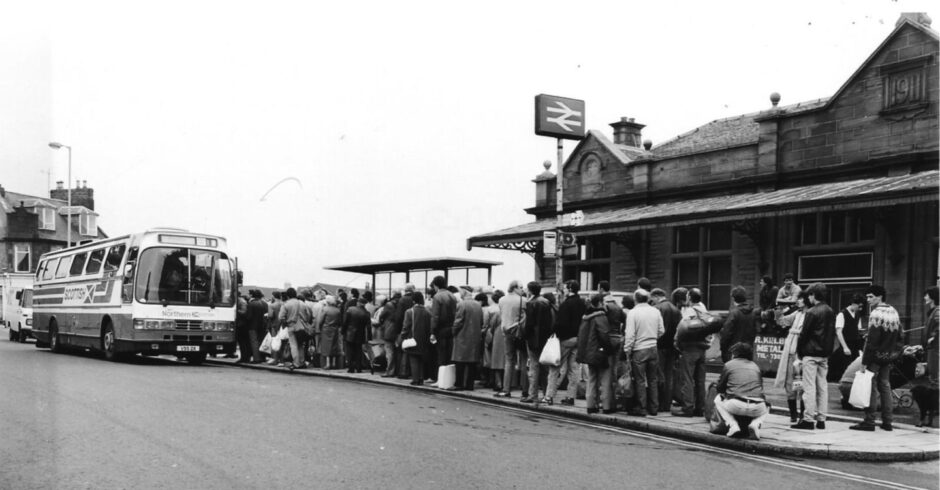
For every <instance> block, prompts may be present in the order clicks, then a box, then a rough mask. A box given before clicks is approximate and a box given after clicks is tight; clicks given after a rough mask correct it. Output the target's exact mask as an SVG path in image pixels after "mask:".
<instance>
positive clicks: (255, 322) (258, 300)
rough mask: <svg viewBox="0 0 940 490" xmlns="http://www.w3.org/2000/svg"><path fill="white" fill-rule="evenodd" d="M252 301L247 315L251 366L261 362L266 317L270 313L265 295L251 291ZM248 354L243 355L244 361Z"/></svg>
mask: <svg viewBox="0 0 940 490" xmlns="http://www.w3.org/2000/svg"><path fill="white" fill-rule="evenodd" d="M249 294H250V295H251V301H249V302H248V311H247V313H246V319H245V321H246V323H247V324H248V325H247V326H248V343H249V347H250V349H251V364H258V363H260V362H261V350H260V347H261V339H263V338H264V334H265V333H266V332H267V330H268V329H267V321H266V320H265V318H264V316H265V314H267V313H268V304H267V303H265V302H264V294H263V293H262V292H261V291H258V290H257V289H252V290H251V291H249ZM247 355H248V353H247V352H246V353H244V354H242V359H241V360H242V361H244V360H245V359H246V358H247Z"/></svg>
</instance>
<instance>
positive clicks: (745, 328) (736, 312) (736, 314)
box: [721, 286, 757, 362]
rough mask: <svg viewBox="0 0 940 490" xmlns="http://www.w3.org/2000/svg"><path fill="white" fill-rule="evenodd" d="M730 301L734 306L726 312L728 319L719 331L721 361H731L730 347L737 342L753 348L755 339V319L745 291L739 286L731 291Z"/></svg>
mask: <svg viewBox="0 0 940 490" xmlns="http://www.w3.org/2000/svg"><path fill="white" fill-rule="evenodd" d="M731 301H733V302H734V305H733V306H732V307H731V309H730V310H729V311H728V319H727V320H725V325H724V327H722V329H721V360H722V362H728V361H730V360H731V346H732V345H734V344H737V343H738V342H743V343H745V344H750V345H751V346H752V347H753V346H754V338H756V337H757V317H756V316H755V315H754V307H753V306H751V305H749V304H747V291H746V290H745V289H744V288H742V287H741V286H735V287H734V288H733V289H732V290H731Z"/></svg>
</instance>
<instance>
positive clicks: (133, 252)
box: [109, 245, 137, 303]
mask: <svg viewBox="0 0 940 490" xmlns="http://www.w3.org/2000/svg"><path fill="white" fill-rule="evenodd" d="M120 249H121V255H124V245H121V246H120ZM109 259H110V257H109ZM119 263H120V262H119ZM136 264H137V247H131V248H130V250H128V252H127V264H126V265H125V266H124V271H123V274H122V275H123V276H124V279H123V280H122V281H121V285H122V286H121V301H122V302H124V303H130V302H132V301H133V300H134V268H135V266H136Z"/></svg>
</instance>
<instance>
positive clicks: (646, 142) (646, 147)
mask: <svg viewBox="0 0 940 490" xmlns="http://www.w3.org/2000/svg"><path fill="white" fill-rule="evenodd" d="M652 147H653V140H650V139H645V140H643V149H644V150H646V151H650V148H652Z"/></svg>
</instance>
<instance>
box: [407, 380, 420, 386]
mask: <svg viewBox="0 0 940 490" xmlns="http://www.w3.org/2000/svg"><path fill="white" fill-rule="evenodd" d="M410 384H411V386H421V384H422V383H421V382H420V381H412V382H411V383H410Z"/></svg>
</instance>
